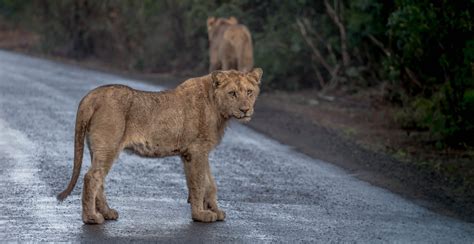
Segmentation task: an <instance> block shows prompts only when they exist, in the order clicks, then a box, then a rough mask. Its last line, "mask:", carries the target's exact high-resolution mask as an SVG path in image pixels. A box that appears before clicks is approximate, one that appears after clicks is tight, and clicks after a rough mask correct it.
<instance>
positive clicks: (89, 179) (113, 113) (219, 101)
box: [58, 68, 263, 224]
mask: <svg viewBox="0 0 474 244" xmlns="http://www.w3.org/2000/svg"><path fill="white" fill-rule="evenodd" d="M262 73H263V71H262V69H260V68H255V69H253V70H251V71H250V72H239V71H235V70H230V71H214V72H212V73H211V74H209V75H206V76H203V77H198V78H192V79H189V80H186V81H185V82H183V83H182V84H181V85H179V86H178V87H176V88H175V89H173V90H168V91H163V92H147V91H139V90H135V89H132V88H130V87H127V86H123V85H108V86H102V87H98V88H96V89H94V90H92V91H90V92H89V93H88V94H87V95H86V96H85V97H84V98H83V99H82V101H81V102H80V104H79V108H78V110H77V116H76V128H75V142H74V169H73V173H72V177H71V181H70V182H69V185H68V187H67V188H66V190H64V191H63V192H62V193H60V194H59V195H58V199H59V200H63V199H65V198H66V197H67V196H68V195H69V194H70V193H71V191H72V190H73V188H74V186H75V185H76V182H77V179H78V177H79V173H80V169H81V165H82V157H83V152H84V140H85V138H87V139H88V140H87V141H88V144H89V148H90V152H91V161H92V164H91V167H90V168H89V171H88V172H87V173H86V175H85V177H84V188H83V193H82V220H83V221H84V223H86V224H101V223H103V222H104V219H105V220H114V219H117V218H118V213H117V211H115V210H114V209H112V208H110V207H109V205H108V204H107V201H106V198H105V194H104V179H105V177H106V175H107V173H108V172H109V170H110V168H111V167H112V164H113V163H114V161H115V159H116V158H117V157H118V155H119V153H120V152H121V151H122V150H124V149H128V150H131V151H132V152H135V153H137V154H138V155H141V156H145V157H166V156H175V155H179V156H181V160H182V161H183V164H184V172H185V175H186V182H187V186H188V190H189V198H188V200H189V202H190V203H191V213H192V219H193V220H195V221H202V222H214V221H216V220H224V218H225V213H224V211H222V210H221V209H219V208H218V206H217V194H216V193H217V186H216V183H215V182H214V177H213V176H212V174H211V169H210V167H209V162H208V157H209V153H210V151H211V150H212V149H214V148H215V147H216V146H217V145H218V144H219V142H220V141H221V138H222V136H223V134H224V129H225V127H226V126H227V123H228V121H229V120H230V119H231V118H236V119H237V120H239V121H243V122H246V121H249V120H250V119H251V116H252V115H253V112H254V108H253V107H254V104H255V101H256V99H257V96H258V94H259V85H260V80H261V77H262Z"/></svg>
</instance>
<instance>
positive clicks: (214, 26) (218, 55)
mask: <svg viewBox="0 0 474 244" xmlns="http://www.w3.org/2000/svg"><path fill="white" fill-rule="evenodd" d="M207 32H208V34H209V57H210V66H209V72H212V71H214V70H229V69H235V70H239V71H242V72H248V71H250V70H252V68H253V47H252V36H251V35H250V32H249V30H248V28H247V27H246V26H245V25H242V24H239V23H238V21H237V19H236V18H235V17H230V18H228V19H225V18H215V17H209V18H208V19H207Z"/></svg>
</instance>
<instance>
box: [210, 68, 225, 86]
mask: <svg viewBox="0 0 474 244" xmlns="http://www.w3.org/2000/svg"><path fill="white" fill-rule="evenodd" d="M211 77H212V85H213V86H214V88H218V87H219V86H220V85H222V82H224V79H225V77H226V74H225V73H224V72H222V71H220V70H216V71H212V73H211Z"/></svg>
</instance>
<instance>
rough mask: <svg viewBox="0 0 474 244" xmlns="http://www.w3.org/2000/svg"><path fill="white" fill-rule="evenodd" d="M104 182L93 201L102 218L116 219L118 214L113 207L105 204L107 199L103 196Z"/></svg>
mask: <svg viewBox="0 0 474 244" xmlns="http://www.w3.org/2000/svg"><path fill="white" fill-rule="evenodd" d="M104 184H105V180H104V182H103V183H102V186H101V187H100V189H99V193H98V194H97V198H96V201H95V205H96V209H97V211H98V212H99V213H101V214H102V216H104V219H106V220H116V219H118V217H119V214H118V212H117V211H116V210H115V209H112V208H110V207H109V205H108V204H107V199H106V198H105V192H104Z"/></svg>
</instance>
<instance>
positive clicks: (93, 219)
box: [82, 213, 105, 225]
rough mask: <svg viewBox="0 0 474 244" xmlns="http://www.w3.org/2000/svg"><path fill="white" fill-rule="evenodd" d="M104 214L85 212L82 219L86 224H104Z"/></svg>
mask: <svg viewBox="0 0 474 244" xmlns="http://www.w3.org/2000/svg"><path fill="white" fill-rule="evenodd" d="M104 220H105V219H104V216H102V214H100V213H96V214H84V215H83V216H82V221H84V224H89V225H94V224H102V223H104Z"/></svg>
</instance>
